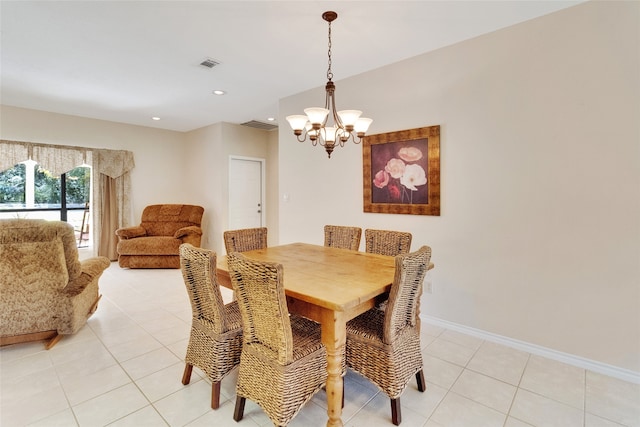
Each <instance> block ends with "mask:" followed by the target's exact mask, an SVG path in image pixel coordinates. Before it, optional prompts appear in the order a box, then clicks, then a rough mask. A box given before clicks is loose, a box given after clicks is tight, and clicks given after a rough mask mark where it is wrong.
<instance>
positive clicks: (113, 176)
mask: <svg viewBox="0 0 640 427" xmlns="http://www.w3.org/2000/svg"><path fill="white" fill-rule="evenodd" d="M25 160H35V161H36V162H38V163H39V164H40V165H41V166H42V167H43V168H45V169H47V170H48V171H49V172H51V173H52V174H53V175H61V174H63V173H65V172H68V171H70V170H71V169H74V168H76V167H78V166H81V165H83V164H85V165H90V166H91V181H92V187H93V194H92V199H93V200H92V202H91V204H92V209H91V210H92V212H93V231H94V233H93V234H94V235H93V241H94V244H93V252H94V255H102V256H106V257H108V258H109V259H110V260H112V261H113V260H116V259H117V258H118V254H117V253H116V244H117V239H116V235H115V231H116V229H117V228H120V227H127V226H129V225H130V222H131V197H130V194H131V175H130V171H131V170H132V169H133V167H134V166H135V163H134V160H133V153H132V152H130V151H125V150H107V149H94V148H86V147H75V146H67V145H52V144H38V143H34V142H22V141H7V140H0V172H1V171H4V170H6V169H9V168H12V167H13V166H15V165H16V164H18V163H20V162H23V161H25ZM103 221H104V222H103Z"/></svg>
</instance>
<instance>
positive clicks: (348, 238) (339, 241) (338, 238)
mask: <svg viewBox="0 0 640 427" xmlns="http://www.w3.org/2000/svg"><path fill="white" fill-rule="evenodd" d="M361 236H362V229H361V228H359V227H345V226H342V225H325V226H324V245H325V246H327V247H330V248H341V249H351V250H352V251H357V250H358V249H359V248H360V238H361Z"/></svg>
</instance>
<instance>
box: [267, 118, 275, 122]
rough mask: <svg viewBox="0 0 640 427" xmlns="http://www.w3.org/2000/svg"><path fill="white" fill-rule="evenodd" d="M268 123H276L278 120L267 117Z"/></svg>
mask: <svg viewBox="0 0 640 427" xmlns="http://www.w3.org/2000/svg"><path fill="white" fill-rule="evenodd" d="M267 121H268V122H275V121H276V118H275V117H267Z"/></svg>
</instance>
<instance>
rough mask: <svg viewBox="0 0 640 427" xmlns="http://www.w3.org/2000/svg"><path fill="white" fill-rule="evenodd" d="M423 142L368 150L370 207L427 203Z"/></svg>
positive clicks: (378, 146)
mask: <svg viewBox="0 0 640 427" xmlns="http://www.w3.org/2000/svg"><path fill="white" fill-rule="evenodd" d="M426 142H427V141H426V140H414V141H408V142H392V143H387V144H376V145H372V146H371V172H374V173H375V175H374V177H373V182H372V184H373V185H372V187H371V188H372V202H373V203H403V204H415V203H428V198H429V195H428V186H427V185H426V184H427V172H426V170H427V156H426V155H425V152H426V149H427V144H426Z"/></svg>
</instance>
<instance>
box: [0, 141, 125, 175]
mask: <svg viewBox="0 0 640 427" xmlns="http://www.w3.org/2000/svg"><path fill="white" fill-rule="evenodd" d="M94 156H97V157H96V159H97V160H98V162H97V163H98V171H97V172H99V173H102V174H104V175H108V176H110V177H112V178H117V177H119V176H122V175H123V174H124V173H126V172H129V171H130V170H131V169H133V167H134V166H135V164H134V161H133V153H132V152H130V151H125V150H106V149H94V148H87V147H74V146H68V145H52V144H38V143H34V142H22V141H7V140H2V141H0V172H1V171H4V170H7V169H9V168H12V167H13V166H15V165H16V164H18V163H20V162H23V161H25V160H34V161H36V162H38V164H40V165H41V166H42V167H43V168H44V169H46V170H48V171H49V172H51V173H52V174H53V175H56V176H58V175H61V174H63V173H65V172H69V171H70V170H71V169H74V168H76V167H78V166H81V165H94V162H93V160H94V158H93V157H94Z"/></svg>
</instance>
